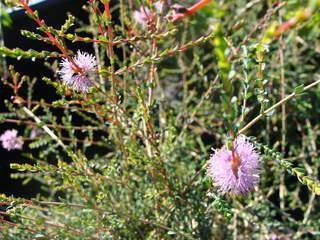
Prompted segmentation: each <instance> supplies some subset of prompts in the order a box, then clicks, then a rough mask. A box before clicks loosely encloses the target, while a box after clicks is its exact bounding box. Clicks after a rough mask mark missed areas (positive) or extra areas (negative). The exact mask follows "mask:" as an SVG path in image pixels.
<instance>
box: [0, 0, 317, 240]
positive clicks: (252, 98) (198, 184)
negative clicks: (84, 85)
mask: <svg viewBox="0 0 320 240" xmlns="http://www.w3.org/2000/svg"><path fill="white" fill-rule="evenodd" d="M273 2H274V1H249V2H248V1H244V0H240V1H238V0H237V1H236V0H231V1H213V2H211V3H210V4H208V5H206V7H204V8H202V9H201V10H198V11H197V12H195V13H194V14H192V15H188V16H186V17H185V18H183V19H181V20H180V21H177V22H170V21H169V20H170V16H167V14H169V15H170V14H173V15H174V14H177V13H176V12H175V10H174V9H172V7H171V8H170V6H166V7H164V8H163V9H162V11H161V12H159V11H158V10H156V6H155V4H154V5H153V6H152V1H147V2H145V1H113V2H112V1H111V2H109V1H107V0H106V1H98V0H95V1H91V3H90V1H83V3H81V4H83V9H84V10H85V11H87V12H88V13H89V20H90V21H89V24H85V23H82V22H79V21H78V20H77V18H76V16H72V15H68V16H66V20H65V22H64V24H63V25H62V26H61V27H59V28H57V29H55V28H53V27H50V26H48V25H46V23H45V21H43V19H42V17H41V12H39V13H38V12H36V11H33V10H32V9H31V8H30V9H29V8H28V4H22V3H26V1H24V0H14V1H7V3H9V5H8V6H10V7H12V6H13V5H18V6H20V7H24V9H25V10H26V11H27V12H28V15H29V17H30V18H31V19H33V20H35V21H36V22H37V24H38V25H39V26H38V27H39V28H38V29H34V32H33V31H26V30H21V34H22V35H23V36H24V37H26V38H29V39H31V40H34V42H35V44H37V41H41V42H45V43H48V44H50V45H52V46H54V47H56V51H57V52H48V51H35V50H33V49H30V50H22V49H19V48H16V49H9V48H7V47H4V46H2V47H1V48H0V55H2V56H5V57H11V58H15V59H18V60H19V59H20V58H24V59H30V60H31V61H35V60H36V59H41V61H43V65H44V67H45V68H47V69H49V70H50V71H51V72H52V74H51V75H48V76H43V77H42V78H41V79H33V78H30V77H28V76H21V74H19V73H18V72H16V71H15V70H14V68H13V67H9V69H6V68H5V66H4V67H1V69H0V71H1V75H2V76H4V77H3V82H2V85H1V87H3V88H6V90H8V89H9V90H12V96H13V97H12V98H10V99H4V103H5V106H6V110H5V111H4V112H2V113H0V123H1V126H5V123H11V124H17V125H18V126H19V133H20V134H21V135H23V137H24V141H25V145H24V152H23V153H22V154H21V156H22V157H24V158H25V159H27V160H28V162H26V163H24V164H22V163H13V162H11V165H10V166H11V168H12V170H13V173H12V177H13V178H15V179H18V178H19V179H23V181H24V184H25V186H24V187H25V188H26V189H28V187H29V185H28V184H29V182H30V181H31V180H36V181H38V182H39V183H40V184H41V186H42V189H41V190H42V191H41V193H39V194H38V195H37V196H34V197H33V198H31V199H24V198H18V197H14V196H4V195H0V230H1V231H0V238H1V239H17V240H20V239H75V240H76V239H271V238H272V237H274V236H278V238H279V239H317V238H318V237H319V232H320V228H319V218H320V215H319V211H318V210H319V207H320V206H319V201H317V200H318V195H320V186H319V182H318V180H317V179H319V167H320V161H319V150H318V148H319V139H318V137H319V135H320V132H319V123H318V120H319V114H320V111H319V109H320V108H319V107H318V102H319V99H320V95H319V92H320V91H319V90H320V88H319V87H318V85H317V84H318V83H319V81H320V80H319V69H318V67H317V66H318V65H319V64H318V60H319V46H320V45H319V44H320V43H319V39H320V38H319V37H320V28H319V26H320V24H319V21H320V15H319V6H318V5H319V3H318V2H319V1H310V3H305V2H303V1H297V0H293V1H289V2H288V3H287V4H285V3H284V2H281V1H278V2H279V3H278V4H274V3H273ZM175 3H178V2H177V1H175ZM193 3H194V1H185V5H186V6H188V7H189V6H191V5H192V4H193ZM79 4H80V3H79ZM109 4H115V5H110V6H109ZM142 4H143V5H144V6H145V7H148V8H149V9H151V11H150V12H149V11H146V12H148V13H149V14H150V15H152V16H150V17H151V18H150V19H151V20H150V21H149V23H148V24H147V23H146V24H139V23H138V22H137V20H135V19H134V11H135V10H140V6H141V5H142ZM280 10H281V12H279V11H280ZM181 11H183V10H181ZM109 12H110V15H109ZM118 16H119V18H117V17H118ZM171 17H172V16H171ZM13 24H14V23H13ZM74 42H81V43H84V44H87V45H88V46H91V47H93V49H94V52H95V56H96V58H97V62H98V69H97V71H95V72H93V73H90V76H89V75H88V76H89V77H90V79H91V80H92V81H93V83H94V84H93V85H92V86H91V88H90V89H89V91H88V93H79V92H77V91H74V90H73V89H71V88H70V85H68V84H67V83H65V81H63V80H61V79H59V74H58V71H59V62H61V60H62V58H63V57H64V58H68V57H73V56H74V54H75V52H72V51H70V50H69V48H67V47H66V46H67V45H68V46H71V45H72V44H73V43H74ZM70 49H71V48H70ZM5 73H7V74H5ZM91 74H92V75H91ZM6 75H8V76H7V77H5V76H6ZM40 81H42V82H43V83H45V84H47V85H48V89H49V90H50V91H52V92H56V93H57V97H59V99H56V100H54V101H45V100H44V99H40V100H39V95H37V94H38V93H37V92H35V91H33V89H34V87H35V86H36V85H37V84H39V82H40ZM290 93H292V94H291V95H289V94H290ZM286 96H289V97H286ZM20 129H23V130H24V132H23V134H22V130H20ZM35 129H37V130H39V131H38V132H37V133H36V134H35V136H33V137H31V135H30V133H31V132H32V131H33V130H35ZM240 133H245V134H246V135H247V136H255V137H250V139H251V141H252V142H253V144H254V145H255V147H256V149H257V150H258V151H259V153H260V156H261V157H260V161H261V169H260V178H261V181H260V183H259V186H258V187H257V188H256V189H254V190H253V191H252V192H251V193H249V194H247V195H244V196H235V195H232V194H222V193H221V191H219V187H218V186H216V185H215V184H214V183H213V182H212V181H211V180H210V179H209V177H208V174H207V172H206V168H207V163H206V162H207V160H208V159H209V156H210V154H211V153H212V150H211V149H212V148H215V149H218V148H220V147H222V146H223V145H224V144H226V145H227V146H228V147H229V148H231V146H232V141H233V139H234V137H235V136H237V135H238V134H240ZM1 160H2V161H10V159H1ZM311 176H312V177H311Z"/></svg>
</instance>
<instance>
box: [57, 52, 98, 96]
mask: <svg viewBox="0 0 320 240" xmlns="http://www.w3.org/2000/svg"><path fill="white" fill-rule="evenodd" d="M72 60H73V61H74V63H75V64H76V65H77V66H78V67H79V68H81V72H80V71H78V70H76V69H75V66H74V64H73V63H72V62H71V61H70V60H69V59H67V58H63V59H62V62H61V63H60V66H61V69H60V71H59V75H60V77H61V79H63V80H65V81H66V84H67V85H69V86H70V87H72V88H73V89H74V90H76V91H80V92H83V93H86V92H88V89H89V87H90V86H91V85H92V82H91V80H90V78H89V74H90V73H92V72H94V71H95V70H96V68H97V62H96V58H95V57H94V56H93V55H91V54H89V53H86V52H84V53H82V52H81V51H78V52H77V54H76V56H75V57H73V59H72Z"/></svg>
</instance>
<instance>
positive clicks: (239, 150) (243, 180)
mask: <svg viewBox="0 0 320 240" xmlns="http://www.w3.org/2000/svg"><path fill="white" fill-rule="evenodd" d="M208 174H209V176H210V177H211V178H212V180H213V182H214V184H215V185H216V186H218V187H220V190H221V191H222V192H223V193H231V194H247V193H248V192H250V191H251V190H252V189H253V188H254V186H256V185H257V184H258V182H259V179H260V177H259V154H258V153H257V151H256V150H255V147H254V145H253V144H252V143H251V142H249V141H248V140H247V139H246V138H245V137H244V136H239V137H237V138H236V139H235V140H234V142H233V151H232V150H229V149H228V148H227V147H226V146H224V147H222V148H221V149H219V150H215V152H214V154H212V155H211V157H210V159H209V162H208Z"/></svg>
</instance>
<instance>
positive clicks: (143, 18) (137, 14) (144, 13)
mask: <svg viewBox="0 0 320 240" xmlns="http://www.w3.org/2000/svg"><path fill="white" fill-rule="evenodd" d="M167 4H170V1H167ZM163 6H164V3H163V1H157V2H156V3H155V4H154V8H155V10H156V12H157V13H161V11H162V8H163ZM133 17H134V19H135V21H136V22H137V23H138V24H140V25H146V24H147V21H148V18H151V11H150V9H149V8H147V7H143V6H141V7H140V10H139V11H137V10H136V11H134V13H133Z"/></svg>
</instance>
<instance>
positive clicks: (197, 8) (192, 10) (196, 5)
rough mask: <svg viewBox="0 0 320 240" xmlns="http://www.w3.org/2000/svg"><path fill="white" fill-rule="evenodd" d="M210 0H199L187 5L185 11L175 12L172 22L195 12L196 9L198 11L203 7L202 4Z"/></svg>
mask: <svg viewBox="0 0 320 240" xmlns="http://www.w3.org/2000/svg"><path fill="white" fill-rule="evenodd" d="M210 2H211V0H201V1H199V2H198V3H196V4H194V5H192V6H191V7H189V8H188V9H187V11H186V12H185V13H178V14H175V15H174V16H173V18H172V21H173V22H176V21H179V20H181V19H183V18H185V17H188V16H190V15H192V14H194V13H196V12H197V11H199V10H200V9H201V8H203V7H204V6H206V5H207V4H208V3H210Z"/></svg>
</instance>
